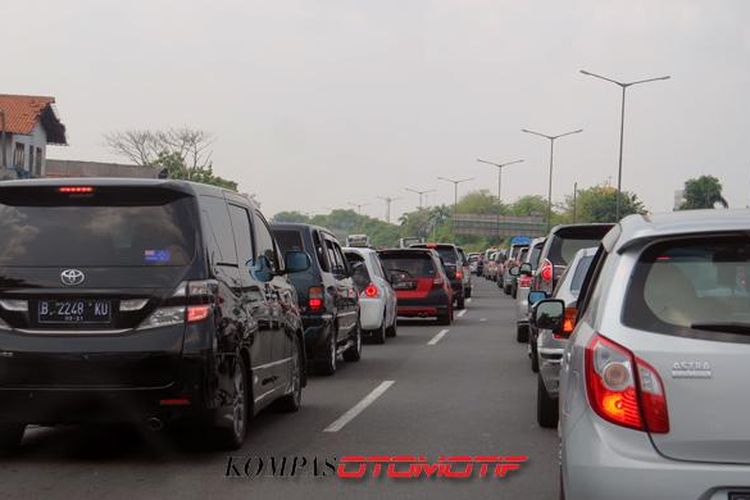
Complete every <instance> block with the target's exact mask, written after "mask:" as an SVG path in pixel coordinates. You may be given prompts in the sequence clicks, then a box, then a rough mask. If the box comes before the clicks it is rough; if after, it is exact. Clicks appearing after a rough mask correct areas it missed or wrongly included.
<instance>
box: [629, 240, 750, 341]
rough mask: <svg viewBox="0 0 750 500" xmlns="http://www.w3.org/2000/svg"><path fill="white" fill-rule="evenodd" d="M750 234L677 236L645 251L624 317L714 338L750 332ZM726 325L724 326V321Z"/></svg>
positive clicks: (659, 328)
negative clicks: (675, 238)
mask: <svg viewBox="0 0 750 500" xmlns="http://www.w3.org/2000/svg"><path fill="white" fill-rule="evenodd" d="M749 281H750V239H749V238H747V237H744V236H743V237H740V236H731V237H730V236H727V237H712V238H710V239H708V238H706V239H689V240H674V241H670V242H666V243H659V244H655V245H653V246H651V247H649V248H648V249H647V250H646V251H644V252H643V254H642V255H641V256H640V258H639V260H638V263H637V264H636V266H635V270H634V272H633V278H632V280H631V285H630V287H629V289H628V293H627V297H626V302H625V310H624V314H623V322H624V323H625V324H627V325H629V326H632V327H634V328H639V329H644V330H648V331H652V332H659V333H668V334H684V335H695V334H696V332H698V331H700V332H701V333H702V335H698V336H704V337H705V336H708V337H710V338H713V337H716V336H719V335H721V332H724V333H730V332H736V331H738V330H743V331H746V332H748V333H750V283H749ZM722 325H723V326H722Z"/></svg>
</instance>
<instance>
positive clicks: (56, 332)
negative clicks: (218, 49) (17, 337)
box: [11, 328, 134, 335]
mask: <svg viewBox="0 0 750 500" xmlns="http://www.w3.org/2000/svg"><path fill="white" fill-rule="evenodd" d="M11 331H14V332H19V333H27V334H30V335H117V334H120V333H125V332H129V331H134V330H132V329H130V328H124V329H122V330H32V329H26V328H16V329H13V330H11Z"/></svg>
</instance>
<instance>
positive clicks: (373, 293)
mask: <svg viewBox="0 0 750 500" xmlns="http://www.w3.org/2000/svg"><path fill="white" fill-rule="evenodd" d="M362 293H363V294H364V296H365V297H369V298H371V299H374V298H376V297H377V296H378V295H380V292H379V291H378V287H376V286H375V284H373V283H370V284H369V285H367V287H365V290H364V292H362Z"/></svg>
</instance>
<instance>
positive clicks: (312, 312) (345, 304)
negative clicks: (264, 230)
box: [271, 224, 362, 375]
mask: <svg viewBox="0 0 750 500" xmlns="http://www.w3.org/2000/svg"><path fill="white" fill-rule="evenodd" d="M271 228H272V230H273V234H274V236H276V240H277V241H278V242H279V246H280V247H281V250H282V251H283V252H284V253H285V254H286V253H287V252H295V251H303V252H307V254H308V255H309V256H310V259H311V260H312V265H311V266H310V268H309V269H308V270H307V271H306V272H303V273H296V274H294V275H292V276H291V278H292V282H293V283H294V286H295V287H296V288H297V294H298V296H299V304H300V307H301V308H302V323H303V325H304V328H305V346H306V350H307V359H308V362H309V363H310V364H311V366H312V367H313V368H315V370H316V371H317V372H318V373H321V374H324V375H333V374H334V373H335V372H336V363H337V358H338V355H339V354H342V355H343V357H344V360H346V361H359V358H360V356H361V353H362V332H361V329H360V323H359V292H358V290H357V288H356V285H355V283H354V280H353V279H352V272H351V269H350V268H349V263H348V261H347V260H346V257H344V254H343V252H342V251H341V245H339V242H338V241H337V240H336V237H335V236H334V235H333V233H331V232H330V231H328V230H327V229H324V228H322V227H317V226H311V225H309V224H273V225H272V226H271Z"/></svg>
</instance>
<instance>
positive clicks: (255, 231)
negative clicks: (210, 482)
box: [0, 178, 309, 450]
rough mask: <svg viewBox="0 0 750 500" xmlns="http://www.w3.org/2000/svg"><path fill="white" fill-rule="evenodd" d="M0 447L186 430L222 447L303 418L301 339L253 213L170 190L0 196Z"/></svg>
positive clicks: (133, 185) (290, 298) (171, 185)
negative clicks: (72, 432)
mask: <svg viewBox="0 0 750 500" xmlns="http://www.w3.org/2000/svg"><path fill="white" fill-rule="evenodd" d="M0 234H2V238H0V447H2V448H3V449H5V450H7V449H10V448H13V447H16V446H18V445H19V444H20V441H21V438H22V436H23V433H24V429H25V427H26V425H28V424H40V425H50V424H57V423H87V422H122V421H125V422H133V423H144V424H147V425H149V426H151V427H152V428H155V429H158V428H161V427H162V426H163V425H164V424H167V423H172V422H176V421H180V422H181V423H184V424H189V425H190V428H192V427H193V426H198V427H199V428H201V429H205V430H207V431H209V432H210V435H211V436H212V437H213V439H215V442H216V443H217V444H219V445H221V446H222V447H225V448H229V449H235V448H238V447H240V446H241V445H242V442H243V441H244V438H245V434H246V428H247V426H246V424H247V419H248V418H250V417H251V416H253V415H254V414H255V413H257V412H258V411H260V410H261V409H262V408H264V407H266V406H268V405H269V404H270V403H272V402H275V403H276V405H277V406H278V407H279V408H280V409H282V410H286V411H296V410H297V409H298V408H299V406H300V400H301V388H302V386H304V385H305V381H306V378H305V373H306V372H305V370H304V364H303V363H302V360H304V344H303V343H302V324H301V318H300V313H299V308H298V306H297V297H296V292H295V290H294V287H293V286H292V284H291V283H290V282H289V280H288V277H287V274H288V273H292V272H296V271H304V270H306V269H307V268H308V267H309V257H308V256H307V255H306V254H304V253H299V252H297V253H288V254H287V255H286V259H285V261H282V260H281V259H280V255H281V254H280V252H279V250H278V247H277V245H276V243H275V241H274V239H273V237H272V235H271V232H270V230H269V227H268V225H267V223H266V221H265V219H264V218H263V215H262V214H261V213H260V211H259V210H258V207H257V205H256V204H254V203H253V202H252V201H250V200H249V199H248V198H246V197H244V196H241V195H239V194H237V193H233V192H230V191H226V190H223V189H220V188H216V187H213V186H206V185H202V184H195V183H190V182H184V181H174V180H151V179H148V180H146V179H138V180H125V179H90V178H89V179H65V180H51V179H49V180H27V181H9V182H2V183H0Z"/></svg>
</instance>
